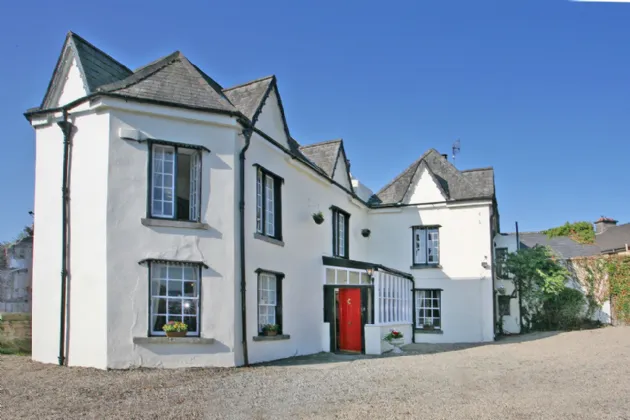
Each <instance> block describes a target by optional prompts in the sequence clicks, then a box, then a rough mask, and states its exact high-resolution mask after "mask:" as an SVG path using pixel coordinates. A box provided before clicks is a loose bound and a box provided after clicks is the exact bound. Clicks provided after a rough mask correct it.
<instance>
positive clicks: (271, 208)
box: [265, 175, 276, 236]
mask: <svg viewBox="0 0 630 420" xmlns="http://www.w3.org/2000/svg"><path fill="white" fill-rule="evenodd" d="M274 200H275V195H274V180H273V178H272V177H271V176H269V175H266V176H265V233H266V234H267V235H269V236H274V235H275V234H276V232H275V231H276V229H275V225H276V223H275V203H274Z"/></svg>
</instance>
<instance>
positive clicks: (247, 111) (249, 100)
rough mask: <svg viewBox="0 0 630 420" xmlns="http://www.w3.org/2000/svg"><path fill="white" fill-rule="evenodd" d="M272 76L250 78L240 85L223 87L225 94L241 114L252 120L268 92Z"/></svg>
mask: <svg viewBox="0 0 630 420" xmlns="http://www.w3.org/2000/svg"><path fill="white" fill-rule="evenodd" d="M273 81H274V76H268V77H263V78H261V79H257V80H252V81H251V82H247V83H244V84H242V85H238V86H233V87H231V88H228V89H223V93H225V96H227V98H228V99H229V100H230V102H232V104H234V106H235V107H236V109H238V110H239V111H240V112H241V113H242V114H243V115H245V116H246V117H247V118H249V120H250V121H253V120H254V118H255V117H256V116H257V114H258V112H259V111H260V106H261V105H262V102H263V99H264V98H265V97H266V96H267V94H268V93H269V89H270V88H271V86H272V83H273Z"/></svg>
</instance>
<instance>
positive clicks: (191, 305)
mask: <svg viewBox="0 0 630 420" xmlns="http://www.w3.org/2000/svg"><path fill="white" fill-rule="evenodd" d="M182 313H183V314H185V315H196V314H197V301H196V300H192V299H184V300H183V301H182Z"/></svg>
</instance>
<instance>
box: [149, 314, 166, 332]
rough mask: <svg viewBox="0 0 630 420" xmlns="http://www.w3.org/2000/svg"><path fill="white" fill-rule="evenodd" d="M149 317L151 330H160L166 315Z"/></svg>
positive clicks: (164, 322)
mask: <svg viewBox="0 0 630 420" xmlns="http://www.w3.org/2000/svg"><path fill="white" fill-rule="evenodd" d="M151 319H152V321H151V327H152V328H153V331H162V327H163V326H164V324H166V316H165V315H153V316H152V317H151Z"/></svg>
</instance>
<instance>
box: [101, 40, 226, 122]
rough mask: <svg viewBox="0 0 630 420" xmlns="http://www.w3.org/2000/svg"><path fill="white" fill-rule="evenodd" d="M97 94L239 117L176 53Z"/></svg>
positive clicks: (217, 88)
mask: <svg viewBox="0 0 630 420" xmlns="http://www.w3.org/2000/svg"><path fill="white" fill-rule="evenodd" d="M97 91H98V92H104V93H108V94H115V95H117V96H123V97H127V98H133V99H139V100H149V101H154V102H160V103H170V104H175V105H183V106H185V107H189V108H197V109H208V110H214V111H222V112H226V113H237V112H238V111H237V109H236V107H235V106H234V105H233V104H232V103H231V102H230V101H229V100H228V98H227V97H226V96H225V94H224V93H223V88H222V87H221V86H220V85H219V84H218V83H217V82H215V81H214V80H213V79H212V78H211V77H210V76H208V75H207V74H205V73H204V72H202V71H201V70H200V69H199V68H198V67H197V66H195V65H194V64H192V63H191V62H190V61H189V60H188V59H187V58H186V57H184V55H183V54H182V53H181V52H179V51H176V52H174V53H173V54H170V55H168V56H166V57H163V58H161V59H159V60H157V61H154V62H153V63H151V64H148V65H146V66H144V67H141V68H140V69H138V70H136V71H135V72H134V73H133V74H132V75H131V76H129V77H127V78H125V79H123V80H120V81H117V82H114V83H110V84H108V85H105V86H101V87H100V88H99V89H98V90H97Z"/></svg>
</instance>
